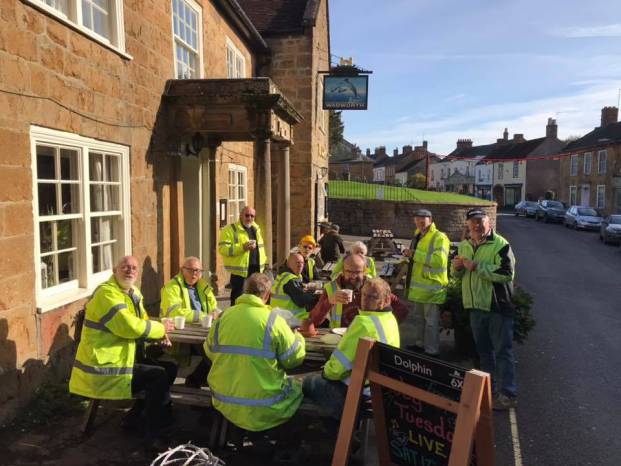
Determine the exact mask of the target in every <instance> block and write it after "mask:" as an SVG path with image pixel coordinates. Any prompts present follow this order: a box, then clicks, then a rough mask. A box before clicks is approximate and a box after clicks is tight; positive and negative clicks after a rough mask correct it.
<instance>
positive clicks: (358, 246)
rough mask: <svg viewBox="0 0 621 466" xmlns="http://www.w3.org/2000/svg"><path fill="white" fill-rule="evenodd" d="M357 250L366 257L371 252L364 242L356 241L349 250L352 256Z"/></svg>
mask: <svg viewBox="0 0 621 466" xmlns="http://www.w3.org/2000/svg"><path fill="white" fill-rule="evenodd" d="M356 249H358V250H359V251H360V252H362V254H363V255H364V256H366V255H367V252H369V250H368V249H367V245H366V244H364V243H363V242H362V241H356V242H355V243H354V244H352V245H351V248H349V250H350V251H351V253H352V254H355V253H354V250H356Z"/></svg>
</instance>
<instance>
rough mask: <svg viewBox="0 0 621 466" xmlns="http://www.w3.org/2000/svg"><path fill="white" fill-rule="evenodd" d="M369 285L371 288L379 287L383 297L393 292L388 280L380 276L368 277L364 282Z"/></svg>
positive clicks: (365, 285)
mask: <svg viewBox="0 0 621 466" xmlns="http://www.w3.org/2000/svg"><path fill="white" fill-rule="evenodd" d="M367 286H368V287H369V288H375V289H377V290H378V291H379V292H380V293H381V297H382V299H386V297H387V296H390V294H391V293H392V292H391V291H390V285H389V284H388V282H387V281H386V280H384V279H382V278H379V277H376V278H371V279H368V280H367V281H366V282H365V284H364V287H365V288H366V287H367Z"/></svg>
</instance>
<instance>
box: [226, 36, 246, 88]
mask: <svg viewBox="0 0 621 466" xmlns="http://www.w3.org/2000/svg"><path fill="white" fill-rule="evenodd" d="M231 59H232V60H233V61H232V62H231ZM240 68H241V70H240ZM240 71H241V72H240ZM226 77H227V78H229V79H243V78H247V77H248V76H247V73H246V57H245V56H244V54H243V53H242V52H241V50H239V49H238V48H237V46H236V45H235V43H234V42H233V41H232V40H231V39H229V38H228V37H227V38H226Z"/></svg>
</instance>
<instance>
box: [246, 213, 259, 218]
mask: <svg viewBox="0 0 621 466" xmlns="http://www.w3.org/2000/svg"><path fill="white" fill-rule="evenodd" d="M244 217H247V218H255V217H256V215H254V214H244Z"/></svg>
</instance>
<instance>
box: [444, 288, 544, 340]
mask: <svg viewBox="0 0 621 466" xmlns="http://www.w3.org/2000/svg"><path fill="white" fill-rule="evenodd" d="M513 304H514V306H515V318H514V325H513V340H514V341H516V342H518V343H520V344H524V342H525V341H526V339H527V338H528V334H529V333H530V331H531V330H532V329H533V328H534V327H535V324H536V321H535V318H534V316H533V313H532V310H531V308H532V306H533V297H532V296H531V295H530V294H529V293H528V292H527V291H526V290H524V289H523V288H521V287H519V286H516V287H515V290H514V293H513ZM443 307H444V309H447V310H450V311H451V312H452V313H453V323H454V326H455V328H456V329H458V328H459V329H461V330H464V329H467V330H468V331H469V330H470V317H469V315H468V311H466V310H465V309H464V306H463V302H462V299H461V281H460V280H459V279H456V278H451V279H450V280H449V285H448V293H447V299H446V302H445V303H444V305H443Z"/></svg>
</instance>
